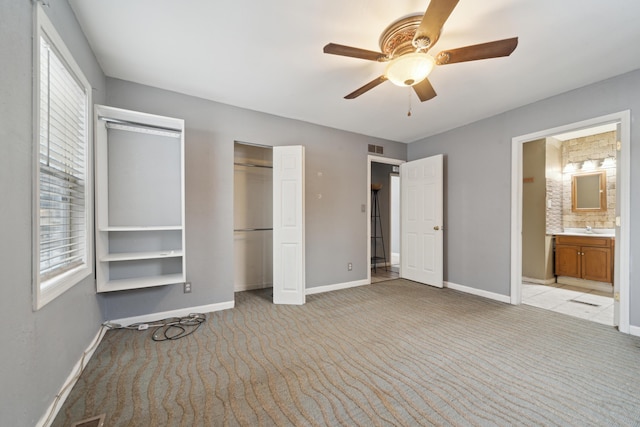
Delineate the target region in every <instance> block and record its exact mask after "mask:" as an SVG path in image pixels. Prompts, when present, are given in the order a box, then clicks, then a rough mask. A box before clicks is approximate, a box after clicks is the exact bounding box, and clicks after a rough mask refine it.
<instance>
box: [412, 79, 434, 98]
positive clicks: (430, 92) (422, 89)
mask: <svg viewBox="0 0 640 427" xmlns="http://www.w3.org/2000/svg"><path fill="white" fill-rule="evenodd" d="M413 90H414V91H415V92H416V95H418V98H420V101H422V102H424V101H428V100H430V99H432V98H435V97H436V95H437V93H436V91H435V90H434V89H433V86H431V82H430V81H429V79H424V80H423V81H421V82H420V83H418V84H417V85H413Z"/></svg>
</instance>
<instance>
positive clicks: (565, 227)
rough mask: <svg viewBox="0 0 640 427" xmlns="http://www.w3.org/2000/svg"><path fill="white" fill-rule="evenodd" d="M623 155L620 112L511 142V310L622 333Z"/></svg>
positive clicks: (624, 117) (625, 140) (625, 134)
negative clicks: (534, 310) (531, 309)
mask: <svg viewBox="0 0 640 427" xmlns="http://www.w3.org/2000/svg"><path fill="white" fill-rule="evenodd" d="M628 147H629V112H628V111H627V112H621V113H616V114H612V115H609V116H604V117H599V118H595V119H592V120H587V121H584V122H580V123H575V124H572V125H567V126H561V127H558V128H554V129H549V130H545V131H540V132H537V133H534V134H529V135H524V136H520V137H517V138H514V139H513V145H512V149H513V150H512V260H511V265H512V277H511V302H512V303H513V304H520V303H524V304H529V305H534V306H537V307H541V308H544V309H549V310H553V311H558V312H561V313H564V314H568V315H572V316H576V317H582V318H585V319H589V320H592V321H596V322H599V323H604V324H608V325H615V326H618V327H619V329H620V330H621V331H623V332H628V321H629V311H628V279H629V272H628V266H627V265H626V263H621V262H620V260H621V259H628V253H629V252H628V245H629V242H628V237H627V236H628V232H626V230H625V228H626V221H625V218H628V212H629V211H628V209H629V199H630V196H629V156H628V149H629V148H628ZM586 182H589V183H590V184H592V185H590V186H586V185H585V183H586ZM587 199H589V200H587Z"/></svg>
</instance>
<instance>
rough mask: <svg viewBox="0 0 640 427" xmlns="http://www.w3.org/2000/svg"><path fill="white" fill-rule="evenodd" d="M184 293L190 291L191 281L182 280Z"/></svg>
mask: <svg viewBox="0 0 640 427" xmlns="http://www.w3.org/2000/svg"><path fill="white" fill-rule="evenodd" d="M184 293H185V294H190V293H191V282H184Z"/></svg>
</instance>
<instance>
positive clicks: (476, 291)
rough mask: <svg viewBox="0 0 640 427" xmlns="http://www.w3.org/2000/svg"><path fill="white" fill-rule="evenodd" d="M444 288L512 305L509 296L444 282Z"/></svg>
mask: <svg viewBox="0 0 640 427" xmlns="http://www.w3.org/2000/svg"><path fill="white" fill-rule="evenodd" d="M444 286H445V287H446V288H449V289H454V290H456V291H460V292H466V293H468V294H472V295H477V296H479V297H484V298H489V299H492V300H495V301H500V302H506V303H507V304H511V297H510V296H508V295H502V294H496V293H494V292H489V291H484V290H482V289H476V288H470V287H469V286H464V285H458V284H457V283H451V282H444Z"/></svg>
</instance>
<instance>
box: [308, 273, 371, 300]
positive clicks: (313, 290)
mask: <svg viewBox="0 0 640 427" xmlns="http://www.w3.org/2000/svg"><path fill="white" fill-rule="evenodd" d="M369 274H371V272H369ZM370 283H371V280H370V279H369V280H355V281H353V282H344V283H336V284H335V285H325V286H314V287H313V288H307V289H306V291H305V294H306V295H313V294H321V293H324V292H331V291H338V290H340V289H348V288H355V287H356V286H363V285H368V284H370Z"/></svg>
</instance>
